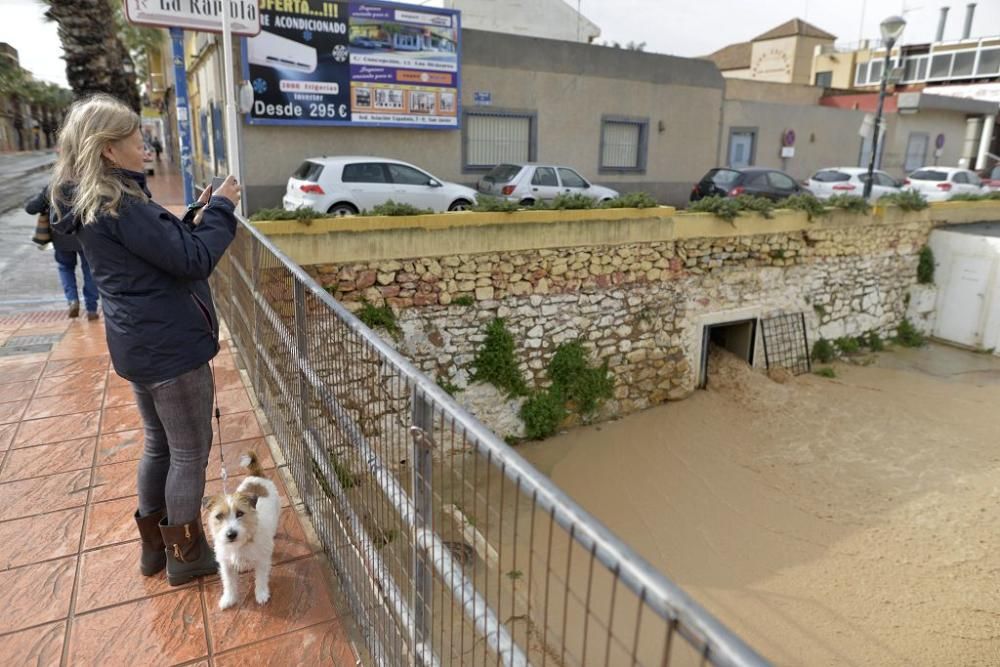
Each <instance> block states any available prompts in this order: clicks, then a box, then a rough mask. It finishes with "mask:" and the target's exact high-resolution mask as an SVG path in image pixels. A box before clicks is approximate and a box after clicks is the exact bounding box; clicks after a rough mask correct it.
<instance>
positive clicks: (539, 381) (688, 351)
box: [307, 214, 932, 436]
mask: <svg viewBox="0 0 1000 667" xmlns="http://www.w3.org/2000/svg"><path fill="white" fill-rule="evenodd" d="M783 215H799V216H800V217H803V218H804V216H801V214H778V216H779V217H780V216H783ZM701 217H702V216H698V215H690V216H685V215H677V216H674V217H673V221H674V224H675V225H676V230H683V226H684V225H685V223H687V224H695V225H697V223H699V220H698V219H699V218H701ZM685 219H686V220H685ZM713 220H714V219H713ZM716 222H717V221H716ZM758 222H759V223H760V224H757V225H756V226H755V229H757V230H761V229H767V227H768V226H769V224H770V223H771V222H772V221H758ZM786 222H787V221H786ZM724 224H728V223H724ZM773 226H774V227H775V228H778V229H780V228H781V227H782V221H781V220H775V221H773ZM786 226H788V225H786ZM931 226H932V225H931V222H930V219H929V217H928V216H927V215H923V216H920V215H910V216H896V218H894V219H892V220H888V219H885V218H884V217H875V216H844V215H840V216H839V217H838V218H837V219H836V220H831V221H828V222H825V223H822V222H813V223H804V224H797V225H793V227H797V228H795V229H792V230H791V231H782V232H780V233H752V234H744V233H739V232H738V231H737V230H736V228H735V226H733V227H732V229H733V231H732V233H731V235H729V236H726V235H719V234H718V233H717V230H718V227H717V226H716V227H714V229H716V234H715V235H713V236H693V237H685V233H683V232H682V231H676V230H675V231H674V232H673V233H672V234H671V236H673V238H672V239H667V240H651V241H645V242H630V243H620V244H611V245H578V246H573V247H564V248H538V249H530V248H527V249H515V250H505V251H503V252H481V253H470V254H461V255H448V254H442V255H440V256H435V257H424V258H418V259H412V258H411V259H394V260H379V261H370V262H365V261H349V262H338V263H325V264H317V265H312V266H308V267H307V270H308V271H309V272H310V273H311V274H312V275H313V276H314V277H316V278H317V279H318V280H319V281H320V282H321V283H322V284H323V285H324V286H326V287H327V288H328V289H329V290H330V291H331V292H332V293H333V294H334V296H336V297H337V298H338V299H339V300H341V301H342V302H344V303H345V304H347V305H348V306H349V307H351V308H354V309H356V308H358V307H360V306H361V304H362V303H363V301H367V302H369V303H372V304H375V305H381V304H388V305H390V306H391V307H392V308H393V310H395V311H396V313H397V317H398V321H399V324H400V327H401V330H402V334H401V335H400V336H399V337H398V340H397V341H396V345H397V346H399V347H400V348H401V350H402V351H403V352H404V353H405V354H406V355H407V356H408V357H410V358H411V359H412V360H413V361H414V362H415V363H416V365H417V366H418V367H420V368H421V369H422V370H424V371H425V372H427V373H428V374H429V375H430V376H431V377H434V378H437V379H438V380H439V382H442V383H444V381H447V382H448V383H452V384H454V385H457V386H458V387H460V388H465V387H467V386H468V384H469V378H470V376H471V374H472V372H473V369H472V367H471V366H472V362H473V359H474V357H475V354H476V351H477V350H478V349H479V347H480V345H481V343H482V342H483V340H484V337H485V336H484V329H485V326H486V324H488V323H489V322H490V321H491V320H492V319H494V318H496V317H501V318H503V319H504V320H505V321H506V322H507V325H508V328H509V329H510V331H511V332H512V333H513V335H514V338H515V340H516V341H518V352H519V356H520V362H521V368H522V370H523V372H524V374H525V376H526V378H528V380H529V384H532V385H535V386H544V385H545V384H546V383H547V378H546V374H545V367H546V364H547V362H548V360H549V359H550V357H551V355H552V354H553V352H554V351H555V349H556V347H557V346H558V345H559V344H560V343H563V342H566V341H571V340H576V339H580V340H583V341H584V342H585V345H586V347H587V349H588V350H589V351H590V352H591V356H592V358H593V359H594V360H595V361H601V362H605V361H606V362H607V363H608V367H609V369H610V371H611V373H612V375H613V376H614V379H615V389H614V399H613V400H611V401H608V402H607V403H606V404H605V405H604V406H603V408H602V412H601V414H600V415H599V417H600V418H609V417H612V416H619V415H624V414H627V413H630V412H634V411H636V410H640V409H643V408H646V407H649V406H650V405H654V404H656V403H660V402H662V401H665V400H672V399H680V398H683V397H685V396H687V395H689V394H690V393H691V392H692V391H693V390H694V389H695V387H696V386H697V384H698V382H699V379H700V378H699V371H700V369H699V366H700V359H701V349H702V340H701V339H702V334H703V331H704V326H705V325H706V324H711V323H718V322H725V321H733V320H740V319H747V318H756V317H763V316H769V315H774V314H780V313H787V312H804V313H805V315H806V321H807V327H808V331H809V340H810V342H811V341H814V340H816V338H818V337H825V338H828V339H835V338H838V337H840V336H858V335H861V334H864V333H867V332H869V331H877V332H879V333H880V334H881V335H883V336H890V335H892V334H893V333H894V329H895V327H896V326H897V324H898V323H899V321H900V320H901V319H902V317H903V316H904V315H905V310H906V298H905V294H906V293H907V291H908V290H909V288H910V287H911V285H912V284H913V283H915V280H916V264H917V253H918V251H919V249H920V248H921V246H923V245H924V244H925V243H926V241H927V237H928V233H929V231H930V228H931ZM757 347H758V355H757V360H756V363H757V364H758V365H763V355H762V354H761V353H760V352H759V350H760V349H761V347H762V346H760V345H758V346H757ZM467 402H468V401H467ZM473 402H474V401H473ZM481 403H482V405H480V406H479V409H477V406H476V405H470V406H469V407H470V408H471V409H472V410H473V411H474V412H481V410H482V409H484V408H485V407H486V405H487V404H490V403H497V397H496V396H494V395H482V400H481ZM501 403H502V401H501ZM513 408H516V406H508V409H506V411H507V412H510V409H513ZM501 412H503V410H501ZM485 421H486V422H487V423H488V424H489V425H495V424H496V423H497V422H496V421H495V420H492V419H485ZM506 424H507V425H505V426H504V427H503V429H504V430H506V431H508V432H498V434H499V435H501V436H506V435H519V433H517V432H516V431H515V432H510V431H511V430H512V429H513V427H512V426H511V425H510V423H509V420H508V422H506ZM494 428H497V427H496V426H494Z"/></svg>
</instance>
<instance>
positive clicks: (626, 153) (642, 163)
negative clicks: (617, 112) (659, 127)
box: [599, 117, 649, 172]
mask: <svg viewBox="0 0 1000 667" xmlns="http://www.w3.org/2000/svg"><path fill="white" fill-rule="evenodd" d="M648 126H649V121H647V120H637V119H630V118H613V117H605V118H604V119H603V120H602V122H601V163H600V165H599V171H605V172H607V171H612V172H619V171H645V170H646V134H647V128H648Z"/></svg>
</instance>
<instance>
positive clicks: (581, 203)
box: [548, 192, 597, 211]
mask: <svg viewBox="0 0 1000 667" xmlns="http://www.w3.org/2000/svg"><path fill="white" fill-rule="evenodd" d="M548 207H549V208H550V209H552V210H554V211H574V210H581V209H590V208H596V207H597V202H595V201H594V200H593V199H591V198H590V197H588V196H587V195H585V194H581V193H579V192H574V193H572V194H566V193H563V194H561V195H556V197H555V199H553V200H552V201H551V202H549V205H548Z"/></svg>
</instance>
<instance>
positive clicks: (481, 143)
mask: <svg viewBox="0 0 1000 667" xmlns="http://www.w3.org/2000/svg"><path fill="white" fill-rule="evenodd" d="M464 115H465V118H464V120H463V123H462V145H463V149H464V150H463V158H464V160H463V162H464V165H463V166H464V168H465V169H466V170H478V169H492V168H493V167H495V166H496V165H498V164H501V163H505V162H510V163H514V164H520V163H523V162H531V161H533V160H535V153H536V137H535V123H536V116H535V114H534V113H533V112H527V111H525V112H514V111H496V110H491V111H489V112H482V111H466V112H465V114H464Z"/></svg>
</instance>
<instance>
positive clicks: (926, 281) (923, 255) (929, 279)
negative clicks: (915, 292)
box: [917, 245, 934, 285]
mask: <svg viewBox="0 0 1000 667" xmlns="http://www.w3.org/2000/svg"><path fill="white" fill-rule="evenodd" d="M917 282H918V283H920V284H921V285H933V284H934V251H933V250H931V247H930V246H926V245H925V246H924V247H923V248H921V249H920V261H919V262H917Z"/></svg>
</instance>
